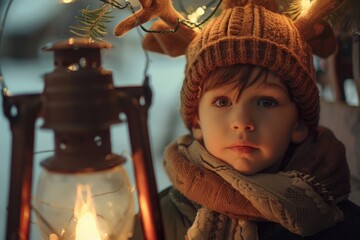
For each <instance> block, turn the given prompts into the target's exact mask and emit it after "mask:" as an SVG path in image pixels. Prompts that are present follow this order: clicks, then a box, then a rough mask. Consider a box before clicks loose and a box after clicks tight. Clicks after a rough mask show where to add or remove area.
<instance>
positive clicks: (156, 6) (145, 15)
mask: <svg viewBox="0 0 360 240" xmlns="http://www.w3.org/2000/svg"><path fill="white" fill-rule="evenodd" d="M139 1H140V4H141V6H142V8H141V9H140V10H139V11H137V12H136V13H134V14H133V15H131V16H129V17H128V18H126V19H125V20H123V21H121V22H120V23H119V24H118V25H117V26H116V27H115V29H114V35H115V36H122V35H124V34H125V33H127V32H128V31H129V30H131V29H133V28H135V27H137V26H139V25H141V24H143V23H146V22H148V21H149V20H151V19H153V18H160V19H162V20H163V21H164V22H165V23H166V24H168V25H170V26H175V25H176V24H177V22H178V20H179V19H183V17H182V15H181V14H180V13H179V12H178V11H176V10H175V8H174V7H173V5H172V3H171V0H139Z"/></svg>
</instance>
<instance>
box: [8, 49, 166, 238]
mask: <svg viewBox="0 0 360 240" xmlns="http://www.w3.org/2000/svg"><path fill="white" fill-rule="evenodd" d="M70 47H71V51H74V52H76V51H78V50H81V49H83V48H85V50H89V49H90V50H91V51H92V52H93V53H94V55H98V56H94V57H95V58H98V60H96V61H99V64H101V62H100V59H101V57H100V48H102V47H101V46H100V47H99V46H96V47H95V50H94V47H90V48H87V47H86V44H85V45H81V44H80V46H79V45H76V44H75V45H72V46H70ZM48 50H49V49H48ZM50 50H54V49H50ZM57 50H58V49H56V48H55V50H54V51H55V58H56V52H57ZM97 51H98V52H97ZM111 81H112V79H111ZM111 92H112V94H114V96H115V97H116V109H115V111H116V112H115V113H112V114H115V115H116V116H120V114H125V115H126V118H127V124H128V130H129V137H130V144H131V151H132V160H133V168H134V173H135V180H136V188H137V193H138V200H139V215H140V217H141V226H142V231H143V234H144V237H145V239H151V240H152V239H154V240H155V239H164V235H163V234H164V233H163V225H162V219H161V209H160V202H159V197H158V191H157V186H156V180H155V174H154V170H153V162H152V156H151V150H150V140H149V134H148V125H147V120H148V110H149V107H150V105H151V99H152V92H151V89H150V87H149V84H148V78H147V77H146V79H145V80H144V84H143V85H141V86H127V87H114V89H113V90H111ZM2 95H3V111H4V114H5V116H6V117H7V118H8V120H9V123H10V128H11V133H12V150H11V175H10V183H9V197H8V212H7V228H6V239H7V240H28V239H29V238H30V216H31V194H32V186H31V185H32V180H33V167H34V134H35V122H36V120H37V119H38V118H41V117H44V106H45V105H46V98H45V97H44V95H45V93H42V94H22V95H15V96H10V95H8V94H7V92H6V91H4V89H3V92H2ZM101 107H104V108H106V107H107V106H106V105H103V106H101ZM118 120H119V121H118V123H120V122H121V121H120V119H118ZM75 121H76V120H75ZM69 168H72V167H71V166H69Z"/></svg>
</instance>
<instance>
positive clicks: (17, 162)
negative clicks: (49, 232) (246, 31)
mask: <svg viewBox="0 0 360 240" xmlns="http://www.w3.org/2000/svg"><path fill="white" fill-rule="evenodd" d="M3 104H4V112H5V116H6V117H7V118H8V119H9V122H10V128H11V133H12V150H11V173H10V174H11V175H10V183H9V196H8V212H7V229H6V239H8V240H27V239H29V236H30V219H31V217H30V216H31V186H32V172H33V158H34V154H33V153H34V132H35V121H36V119H37V117H38V115H39V113H40V110H41V99H40V95H39V94H24V95H18V96H12V97H7V98H6V101H4V103H3Z"/></svg>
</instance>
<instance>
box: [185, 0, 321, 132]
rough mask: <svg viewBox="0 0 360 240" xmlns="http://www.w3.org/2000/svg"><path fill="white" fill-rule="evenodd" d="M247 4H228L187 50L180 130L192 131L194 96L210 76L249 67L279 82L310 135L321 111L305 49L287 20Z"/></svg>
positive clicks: (309, 55) (310, 60)
mask: <svg viewBox="0 0 360 240" xmlns="http://www.w3.org/2000/svg"><path fill="white" fill-rule="evenodd" d="M228 2H229V1H228ZM238 2H239V1H238ZM240 2H241V1H240ZM245 2H246V1H245ZM249 2H250V3H247V4H244V5H243V6H228V5H227V8H226V9H223V11H222V13H221V15H219V16H218V17H216V18H214V19H212V20H211V22H209V23H208V24H207V25H206V26H205V27H204V28H203V29H202V30H201V32H200V33H199V34H197V36H196V37H195V38H194V39H193V40H192V41H191V43H190V45H189V46H188V48H187V50H186V60H187V64H186V71H185V80H184V82H183V86H182V90H181V106H180V112H181V115H182V118H183V120H184V122H185V125H186V126H187V127H188V128H191V127H192V126H191V124H192V121H193V119H194V117H195V115H196V114H197V108H198V105H199V100H200V99H199V97H198V94H199V91H200V89H201V87H202V86H203V84H204V81H206V79H207V77H208V74H209V73H210V72H211V71H213V70H215V69H217V68H221V67H224V66H230V65H236V64H250V65H257V66H260V67H263V68H265V69H267V70H269V71H271V72H273V73H275V74H276V75H278V76H279V77H280V78H281V79H282V80H283V81H284V84H285V85H286V86H287V87H288V89H289V91H290V93H291V95H292V97H293V99H294V101H295V103H296V105H297V107H298V111H299V115H300V117H301V118H302V120H303V121H304V122H305V123H306V124H307V126H308V127H309V130H310V131H312V130H315V129H316V128H317V126H318V121H319V109H320V107H319V91H318V88H317V86H316V79H315V74H314V65H313V55H312V50H311V48H310V46H309V45H308V43H307V42H306V41H305V40H304V39H303V38H302V36H301V35H300V34H299V32H298V30H297V28H296V26H295V25H294V23H293V21H292V20H291V19H289V18H288V17H286V16H285V15H282V14H278V13H275V12H272V11H270V10H268V9H267V8H271V7H269V6H265V7H267V8H265V7H264V6H261V5H257V4H255V3H253V1H249ZM264 5H266V4H264Z"/></svg>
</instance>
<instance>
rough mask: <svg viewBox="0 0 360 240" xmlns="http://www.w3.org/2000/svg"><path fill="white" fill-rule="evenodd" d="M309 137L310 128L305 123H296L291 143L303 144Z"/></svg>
mask: <svg viewBox="0 0 360 240" xmlns="http://www.w3.org/2000/svg"><path fill="white" fill-rule="evenodd" d="M308 135H309V128H308V126H307V125H306V124H305V123H304V122H303V121H299V122H297V123H296V126H295V127H294V130H293V132H292V134H291V142H292V143H295V144H297V143H301V142H302V141H304V140H305V139H306V138H307V136H308Z"/></svg>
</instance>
